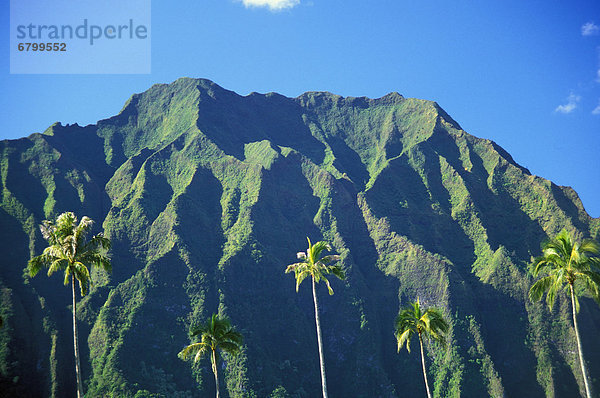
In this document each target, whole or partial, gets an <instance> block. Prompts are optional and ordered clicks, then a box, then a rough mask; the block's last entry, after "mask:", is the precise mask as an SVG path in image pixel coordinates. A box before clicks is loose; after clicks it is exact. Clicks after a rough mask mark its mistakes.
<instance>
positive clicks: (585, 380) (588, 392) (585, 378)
mask: <svg viewBox="0 0 600 398" xmlns="http://www.w3.org/2000/svg"><path fill="white" fill-rule="evenodd" d="M569 287H570V288H571V307H572V309H573V325H574V327H575V337H576V338H577V349H578V350H579V363H580V365H581V373H583V384H584V385H585V393H586V395H587V398H592V391H591V390H590V385H589V383H588V376H587V369H586V367H585V361H584V360H583V350H582V349H581V339H580V337H579V327H578V326H577V312H576V311H575V293H574V291H573V285H569Z"/></svg>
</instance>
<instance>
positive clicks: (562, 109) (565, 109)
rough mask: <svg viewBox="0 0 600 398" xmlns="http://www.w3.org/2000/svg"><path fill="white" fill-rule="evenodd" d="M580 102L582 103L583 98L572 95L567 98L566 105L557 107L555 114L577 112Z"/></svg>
mask: <svg viewBox="0 0 600 398" xmlns="http://www.w3.org/2000/svg"><path fill="white" fill-rule="evenodd" d="M579 101H581V97H580V96H579V95H575V94H573V93H571V95H569V96H568V97H567V103H566V104H564V105H559V106H557V107H556V109H555V110H554V112H558V113H571V112H573V111H574V110H575V108H577V103H578V102H579Z"/></svg>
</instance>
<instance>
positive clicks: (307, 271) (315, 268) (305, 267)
mask: <svg viewBox="0 0 600 398" xmlns="http://www.w3.org/2000/svg"><path fill="white" fill-rule="evenodd" d="M306 239H307V240H308V249H307V250H306V253H305V252H298V253H297V254H296V257H297V258H298V259H299V260H302V261H300V262H297V263H294V264H290V265H288V267H287V268H286V270H285V273H286V274H287V273H290V272H292V271H293V272H294V275H295V277H296V291H298V288H299V287H300V284H301V283H302V281H303V280H304V279H306V277H308V276H312V277H313V278H314V280H315V282H316V283H319V282H320V281H321V279H323V280H324V281H325V284H326V285H327V290H328V291H329V294H330V295H331V294H333V289H332V288H331V285H330V284H329V280H328V279H327V277H326V276H325V275H329V274H332V275H335V276H337V277H338V278H340V279H342V280H343V279H344V278H345V274H344V271H343V270H342V266H341V265H339V264H336V265H329V264H331V263H332V262H334V261H337V260H339V259H340V256H339V255H337V254H330V255H327V256H323V257H321V254H322V253H323V251H324V250H328V251H331V246H330V245H329V243H327V242H325V241H320V242H317V243H315V244H314V245H313V244H312V243H311V242H310V239H309V238H306Z"/></svg>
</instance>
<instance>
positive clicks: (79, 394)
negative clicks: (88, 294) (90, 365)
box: [71, 275, 83, 398]
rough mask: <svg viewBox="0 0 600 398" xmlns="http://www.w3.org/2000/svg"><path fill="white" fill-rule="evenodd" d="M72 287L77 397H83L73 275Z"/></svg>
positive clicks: (73, 278)
mask: <svg viewBox="0 0 600 398" xmlns="http://www.w3.org/2000/svg"><path fill="white" fill-rule="evenodd" d="M71 288H72V291H73V347H74V349H75V374H76V376H77V398H82V397H83V384H81V364H80V362H79V343H78V338H77V318H76V316H75V314H76V313H77V306H76V300H75V276H74V275H71Z"/></svg>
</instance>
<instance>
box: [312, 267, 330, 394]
mask: <svg viewBox="0 0 600 398" xmlns="http://www.w3.org/2000/svg"><path fill="white" fill-rule="evenodd" d="M315 286H316V284H315V278H314V277H313V278H312V291H313V301H314V302H315V322H316V323H317V342H318V343H319V362H320V363H321V385H322V386H323V398H327V378H326V377H325V358H324V357H323V338H322V337H321V321H320V320H319V303H318V301H317V289H316V288H315Z"/></svg>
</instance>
